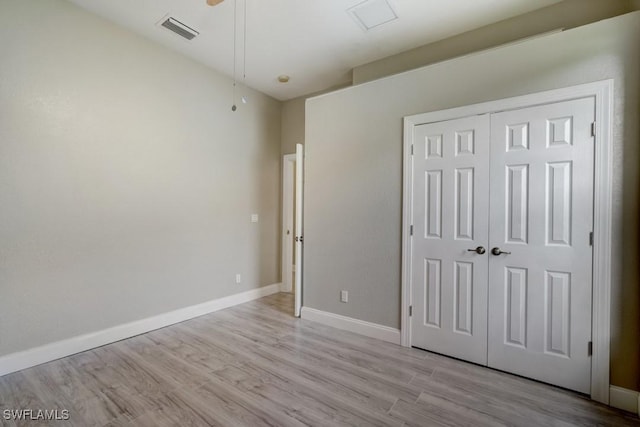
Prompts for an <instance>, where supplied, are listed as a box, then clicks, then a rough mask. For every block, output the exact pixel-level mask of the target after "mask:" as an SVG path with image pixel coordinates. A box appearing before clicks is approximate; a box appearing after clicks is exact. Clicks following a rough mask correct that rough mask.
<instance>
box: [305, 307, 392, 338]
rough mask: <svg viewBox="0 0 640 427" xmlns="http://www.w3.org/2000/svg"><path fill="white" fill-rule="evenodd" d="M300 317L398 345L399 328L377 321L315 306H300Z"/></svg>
mask: <svg viewBox="0 0 640 427" xmlns="http://www.w3.org/2000/svg"><path fill="white" fill-rule="evenodd" d="M301 317H302V318H303V319H307V320H312V321H314V322H318V323H322V324H325V325H327V326H333V327H334V328H338V329H344V330H345V331H349V332H355V333H356V334H360V335H365V336H367V337H371V338H377V339H379V340H382V341H387V342H390V343H393V344H398V345H400V330H399V329H395V328H390V327H389V326H383V325H378V324H377V323H371V322H365V321H364V320H359V319H354V318H351V317H346V316H341V315H339V314H334V313H329V312H327V311H321V310H316V309H315V308H309V307H302V312H301Z"/></svg>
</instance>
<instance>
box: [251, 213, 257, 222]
mask: <svg viewBox="0 0 640 427" xmlns="http://www.w3.org/2000/svg"><path fill="white" fill-rule="evenodd" d="M251 222H258V214H253V215H251Z"/></svg>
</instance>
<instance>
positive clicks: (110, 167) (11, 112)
mask: <svg viewBox="0 0 640 427" xmlns="http://www.w3.org/2000/svg"><path fill="white" fill-rule="evenodd" d="M0 58H1V60H0V206H1V207H2V208H1V209H0V355H5V354H8V353H13V352H16V351H20V350H25V349H28V348H31V347H34V346H38V345H42V344H46V343H50V342H54V341H57V340H61V339H64V338H69V337H72V336H75V335H79V334H83V333H87V332H92V331H97V330H101V329H103V328H107V327H111V326H115V325H119V324H122V323H126V322H129V321H134V320H137V319H141V318H145V317H149V316H152V315H157V314H160V313H164V312H167V311H170V310H173V309H177V308H181V307H185V306H189V305H192V304H197V303H202V302H204V301H208V300H211V299H215V298H218V297H223V296H227V295H230V294H234V293H238V292H242V291H246V290H249V289H253V288H257V287H260V286H263V285H267V284H271V283H275V282H277V281H278V280H279V277H278V274H279V265H278V256H279V255H278V254H279V250H280V249H279V247H278V239H279V232H278V229H279V224H278V218H279V206H278V196H279V158H280V125H281V117H280V113H281V104H280V103H279V102H277V101H275V100H274V99H272V98H269V97H267V96H265V95H262V94H260V93H257V92H252V93H250V99H251V103H250V104H247V105H246V106H245V105H242V106H240V107H239V109H238V111H237V112H236V113H232V112H231V110H230V107H231V96H232V93H231V88H232V84H231V81H230V80H229V79H228V78H226V77H223V76H221V75H219V74H216V73H215V72H213V71H211V70H210V69H207V68H205V67H203V66H201V65H198V64H196V63H195V62H193V61H191V60H189V59H186V58H185V57H183V56H181V55H179V54H176V53H174V52H172V51H170V50H167V49H165V48H162V47H160V46H158V45H156V44H154V43H151V42H149V41H147V40H145V39H143V38H141V37H139V36H136V35H133V34H132V33H131V32H129V31H126V30H124V29H121V28H119V27H116V26H114V25H112V24H110V23H108V22H106V21H104V20H102V19H100V18H98V17H95V16H93V15H91V14H89V13H87V12H85V11H83V10H82V9H79V8H77V7H75V6H73V5H71V4H70V3H68V2H66V1H61V0H39V1H36V0H29V1H24V0H0ZM252 213H258V214H260V222H259V223H257V224H252V223H250V215H251V214H252ZM236 273H241V274H242V276H243V282H242V284H240V285H236V284H235V274H236Z"/></svg>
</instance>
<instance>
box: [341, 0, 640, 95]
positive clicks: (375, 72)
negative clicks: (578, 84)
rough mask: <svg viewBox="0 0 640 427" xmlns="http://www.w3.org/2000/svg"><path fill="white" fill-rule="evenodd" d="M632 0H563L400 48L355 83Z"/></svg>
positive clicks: (596, 16)
mask: <svg viewBox="0 0 640 427" xmlns="http://www.w3.org/2000/svg"><path fill="white" fill-rule="evenodd" d="M635 2H636V3H635V4H634V3H633V2H632V1H629V0H607V1H602V0H564V1H562V2H560V3H556V4H554V5H551V6H547V7H544V8H542V9H538V10H534V11H533V12H529V13H525V14H524V15H520V16H516V17H513V18H509V19H505V20H504V21H500V22H496V23H494V24H491V25H487V26H485V27H481V28H478V29H475V30H472V31H468V32H466V33H462V34H459V35H457V36H454V37H449V38H447V39H444V40H440V41H437V42H434V43H430V44H428V45H424V46H420V47H417V48H415V49H411V50H408V51H406V52H401V53H399V54H397V55H393V56H389V57H387V58H383V59H380V60H378V61H374V62H371V63H368V64H364V65H361V66H359V67H355V68H354V69H353V83H354V84H360V83H364V82H367V81H371V80H375V79H378V78H380V77H385V76H389V75H392V74H395V73H399V72H402V71H407V70H411V69H414V68H418V67H423V66H425V65H429V64H434V63H436V62H439V61H443V60H446V59H450V58H453V57H456V56H462V55H466V54H469V53H472V52H477V51H479V50H482V49H489V48H492V47H494V46H498V45H501V44H504V43H509V42H513V41H515V40H519V39H523V38H526V37H531V36H535V35H537V34H542V33H545V32H548V31H552V30H557V29H560V28H564V29H569V28H575V27H578V26H581V25H585V24H589V23H591V22H595V21H598V20H601V19H606V18H611V17H613V16H617V15H622V14H624V13H628V12H631V11H633V10H638V8H639V7H640V5H639V4H638V3H640V0H635Z"/></svg>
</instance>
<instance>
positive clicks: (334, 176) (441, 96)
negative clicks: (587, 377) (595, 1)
mask: <svg viewBox="0 0 640 427" xmlns="http://www.w3.org/2000/svg"><path fill="white" fill-rule="evenodd" d="M639 40H640V12H634V13H632V14H628V15H623V16H620V17H617V18H613V19H609V20H604V21H600V22H597V23H594V24H590V25H587V26H584V27H579V28H575V29H572V30H568V31H565V32H562V33H556V34H553V35H549V36H547V37H542V38H537V39H532V40H529V41H526V42H522V43H519V44H515V45H511V46H505V47H502V48H496V49H492V50H489V51H484V52H481V53H478V54H475V55H468V56H465V57H462V58H459V59H453V60H450V61H446V62H441V63H439V64H435V65H432V66H429V67H425V68H421V69H418V70H415V71H410V72H406V73H403V74H398V75H395V76H392V77H387V78H383V79H380V80H376V81H372V82H369V83H365V84H362V85H359V86H354V87H352V88H348V89H344V90H341V91H337V92H334V93H331V94H327V95H324V96H320V97H317V98H312V99H310V100H308V101H307V104H306V164H305V264H304V283H305V285H304V286H305V288H304V291H305V306H309V307H312V308H316V309H319V310H325V311H329V312H332V313H337V314H341V315H345V316H349V317H354V318H357V319H362V320H365V321H370V322H374V323H379V324H382V325H387V326H391V327H399V325H400V289H401V286H400V262H401V247H400V246H401V225H402V216H401V214H402V209H401V208H402V205H401V203H402V118H403V117H404V116H408V115H412V114H418V113H423V112H428V111H436V110H441V109H446V108H451V107H457V106H463V105H468V104H473V103H478V102H483V101H490V100H495V99H501V98H507V97H511V96H516V95H522V94H527V93H533V92H539V91H543V90H548V89H553V88H560V87H566V86H571V85H576V84H580V83H586V82H591V81H596V80H603V79H610V78H612V79H614V80H615V102H614V113H615V120H614V128H613V136H614V139H613V150H614V159H613V171H614V172H613V173H614V176H613V179H614V186H615V187H614V191H613V203H614V209H613V218H614V230H613V231H614V237H613V254H612V255H613V261H614V264H613V271H612V282H613V284H612V286H613V288H612V311H611V313H612V319H611V320H612V329H611V339H612V347H611V356H612V359H611V371H612V377H611V378H612V383H613V384H615V385H618V386H622V387H627V388H630V389H636V390H637V389H640V387H639V385H640V384H639V382H640V381H639V380H640V366H639V365H640V362H639V361H640V336H639V335H638V326H639V325H640V309H639V308H640V292H639V282H640V280H639V274H638V265H639V262H638V261H639V251H638V249H639V244H638V243H639V242H638V240H639V236H640V233H639V229H638V217H639V210H638V204H639V200H640V197H639V194H638V193H639V190H638V189H639V188H640V185H639V175H638V164H639V157H640V150H639V145H640V144H639V142H640V141H639V140H640V138H639V133H638V126H639V123H640V120H639V119H640V113H639V97H638V94H639V91H640V90H639V87H638V83H639V81H638V75H640V63H639V56H638V41H639ZM341 289H346V290H348V291H349V303H348V304H343V303H340V302H339V291H340V290H341Z"/></svg>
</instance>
